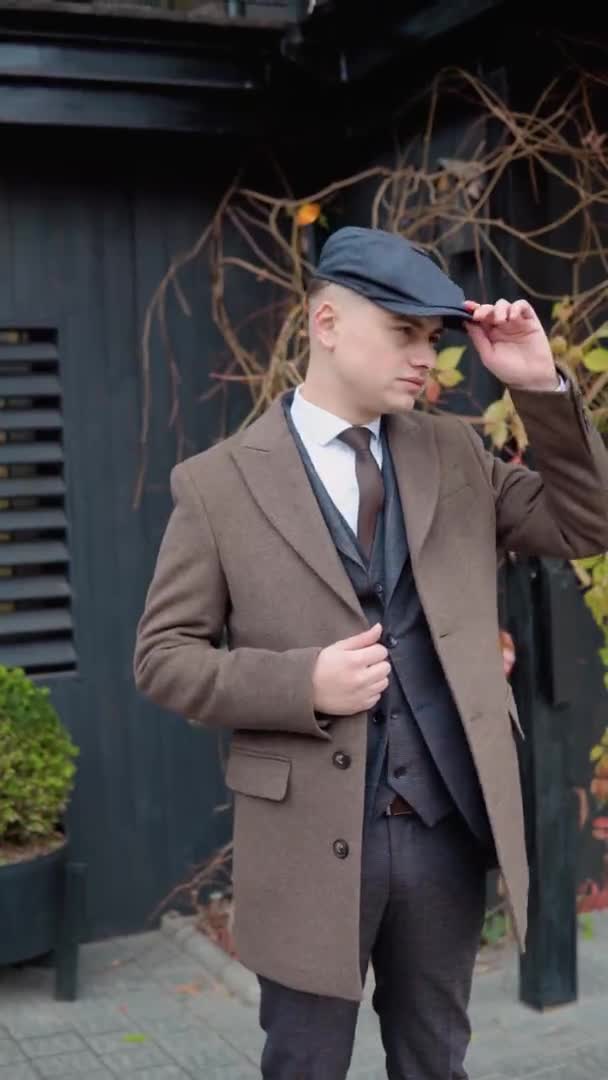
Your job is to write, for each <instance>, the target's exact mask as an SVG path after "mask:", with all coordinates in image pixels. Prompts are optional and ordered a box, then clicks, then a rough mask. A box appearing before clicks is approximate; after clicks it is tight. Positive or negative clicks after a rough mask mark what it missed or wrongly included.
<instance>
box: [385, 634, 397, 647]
mask: <svg viewBox="0 0 608 1080" xmlns="http://www.w3.org/2000/svg"><path fill="white" fill-rule="evenodd" d="M385 644H386V647H387V649H394V648H395V645H397V638H396V637H395V636H394V634H388V635H387V638H386V642H385Z"/></svg>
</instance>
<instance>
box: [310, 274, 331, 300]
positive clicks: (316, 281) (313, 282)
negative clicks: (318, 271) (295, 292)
mask: <svg viewBox="0 0 608 1080" xmlns="http://www.w3.org/2000/svg"><path fill="white" fill-rule="evenodd" d="M329 284H330V282H329V281H324V280H323V279H322V278H315V277H311V279H310V281H309V282H308V287H307V289H306V296H307V298H308V301H309V302H310V301H311V300H314V299H315V297H317V296H319V295H320V293H322V292H323V291H324V289H326V288H327V287H328V285H329Z"/></svg>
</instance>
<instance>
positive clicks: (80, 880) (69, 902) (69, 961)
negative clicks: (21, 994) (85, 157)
mask: <svg viewBox="0 0 608 1080" xmlns="http://www.w3.org/2000/svg"><path fill="white" fill-rule="evenodd" d="M85 882H86V865H85V864H84V863H73V862H69V863H67V865H66V868H65V881H64V895H63V909H62V913H61V921H60V925H59V934H58V940H57V946H56V948H55V997H56V999H57V1001H75V1000H76V996H77V990H78V948H79V945H80V941H81V938H82V927H83V917H84V906H85Z"/></svg>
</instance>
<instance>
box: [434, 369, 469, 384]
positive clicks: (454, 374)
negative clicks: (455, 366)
mask: <svg viewBox="0 0 608 1080" xmlns="http://www.w3.org/2000/svg"><path fill="white" fill-rule="evenodd" d="M463 379H464V375H463V374H462V372H461V371H439V372H438V373H437V382H439V383H441V385H442V386H448V387H450V388H451V387H453V386H458V383H459V382H462V380H463Z"/></svg>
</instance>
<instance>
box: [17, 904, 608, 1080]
mask: <svg viewBox="0 0 608 1080" xmlns="http://www.w3.org/2000/svg"><path fill="white" fill-rule="evenodd" d="M594 926H595V932H594V937H593V938H592V939H590V940H585V941H581V942H580V983H581V987H580V1000H579V1002H578V1003H577V1004H576V1005H574V1006H569V1007H566V1008H563V1009H556V1010H552V1011H551V1012H549V1013H546V1014H544V1015H539V1014H538V1013H536V1012H533V1011H531V1010H529V1009H526V1008H524V1007H523V1006H521V1005H519V1004H518V1002H517V966H516V965H517V960H516V957H515V956H514V954H513V953H512V952H510V951H508V952H506V953H503V954H501V956H500V959H499V960H497V959H496V958H494V960H492V958H490V960H489V961H488V963H487V964H485V963H484V964H482V965H480V970H479V971H478V973H477V975H476V978H475V985H474V995H473V1006H472V1017H473V1025H474V1037H473V1042H472V1046H471V1050H470V1054H469V1059H468V1067H469V1070H470V1077H471V1080H608V916H597V917H596V919H595V923H594ZM486 967H487V968H488V970H484V969H485V968H486ZM52 985H53V973H52V971H50V970H49V969H45V968H36V967H31V966H28V967H26V968H22V969H20V970H14V969H0V1080H41V1078H43V1080H44V1078H53V1080H116V1078H117V1077H119V1078H121V1080H122V1078H125V1080H129V1078H131V1077H132V1080H250V1078H251V1080H253V1078H254V1077H259V1075H260V1073H259V1067H258V1064H257V1063H258V1060H259V1053H260V1048H261V1041H262V1040H261V1035H260V1032H259V1030H258V1024H257V1013H256V1009H255V1008H252V1007H247V1006H245V1005H242V1004H240V1003H239V1002H237V1001H236V1000H235V999H234V998H232V997H230V995H229V994H228V993H227V992H226V991H225V990H224V989H223V988H222V987H221V986H219V985H218V984H214V983H212V982H211V981H210V980H209V978H208V977H207V976H205V975H204V974H203V972H202V969H201V968H200V967H199V966H198V964H197V963H196V962H193V961H192V960H191V959H190V958H189V957H187V956H186V955H185V954H184V952H183V951H182V950H181V949H180V948H179V947H178V946H177V945H176V944H175V943H174V942H173V941H172V940H170V939H168V938H167V937H166V936H164V935H162V934H161V933H156V932H154V933H146V934H143V935H141V936H138V937H134V938H123V939H118V940H113V941H110V942H105V943H102V944H95V945H89V946H86V947H85V948H83V950H82V953H81V988H80V996H79V999H78V1001H77V1002H75V1003H74V1004H68V1003H58V1002H55V1001H54V1000H53V996H52ZM351 1078H352V1080H386V1074H385V1071H384V1068H383V1058H382V1050H381V1046H380V1041H379V1038H378V1029H377V1023H376V1018H375V1016H374V1014H373V1012H372V1010H371V1007H370V1005H369V1001H366V1003H365V1004H364V1006H363V1007H362V1010H361V1015H360V1020H359V1025H358V1030H357V1040H356V1049H355V1055H354V1058H353V1063H352V1067H351V1070H350V1073H349V1080H351Z"/></svg>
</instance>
